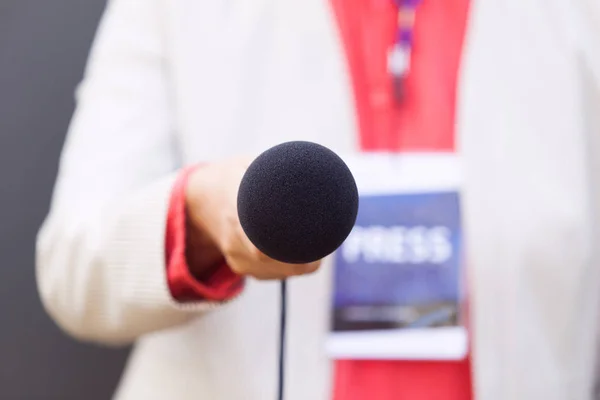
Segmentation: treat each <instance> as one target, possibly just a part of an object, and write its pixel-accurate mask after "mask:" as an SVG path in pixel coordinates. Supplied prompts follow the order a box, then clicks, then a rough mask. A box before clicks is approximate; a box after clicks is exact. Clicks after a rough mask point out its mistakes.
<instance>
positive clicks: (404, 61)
mask: <svg viewBox="0 0 600 400" xmlns="http://www.w3.org/2000/svg"><path fill="white" fill-rule="evenodd" d="M394 2H395V3H396V5H397V6H398V28H397V30H396V38H395V40H394V43H393V44H392V46H391V47H390V50H389V52H388V62H387V68H388V73H389V74H390V75H391V77H392V84H393V94H394V98H395V100H396V102H398V103H401V102H402V100H403V99H404V81H405V79H406V76H407V75H408V72H409V69H410V53H411V50H412V39H413V27H414V20H415V12H416V10H417V7H418V6H419V4H420V3H421V0H394Z"/></svg>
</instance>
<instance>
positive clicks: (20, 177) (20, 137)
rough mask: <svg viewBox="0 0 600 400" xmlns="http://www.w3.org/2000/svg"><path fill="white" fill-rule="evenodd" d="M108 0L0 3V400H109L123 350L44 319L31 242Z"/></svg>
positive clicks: (45, 206)
mask: <svg viewBox="0 0 600 400" xmlns="http://www.w3.org/2000/svg"><path fill="white" fill-rule="evenodd" d="M103 8H104V0H51V1H48V0H0V188H1V189H0V194H1V197H0V221H1V224H0V257H1V260H2V262H1V264H0V328H1V329H0V360H1V361H0V399H3V400H12V399H27V400H37V399H44V400H50V399H60V400H71V399H73V400H75V399H77V400H79V399H86V400H107V399H109V398H110V395H111V393H112V392H113V390H114V387H115V385H116V383H117V382H118V378H119V375H120V374H121V370H122V367H123V363H124V361H125V358H126V356H127V351H126V350H123V349H122V350H114V349H105V348H100V347H94V346H89V345H83V344H79V343H76V342H74V341H73V340H71V339H69V338H67V337H66V336H65V335H64V334H62V333H61V332H60V331H59V330H58V328H56V326H55V325H54V324H53V323H52V322H51V321H50V319H49V318H48V317H47V316H46V314H45V313H44V311H43V309H42V307H41V305H40V301H39V298H38V296H37V293H36V289H35V278H34V241H35V235H36V232H37V229H38V227H39V225H40V223H41V221H42V220H43V218H44V216H45V214H46V212H47V210H48V205H49V200H50V194H51V190H52V185H53V182H54V178H55V176H56V169H57V162H58V156H59V153H60V149H61V146H62V143H63V140H64V135H65V132H66V129H67V126H68V122H69V119H70V117H71V113H72V111H73V90H74V88H75V85H76V84H77V82H78V81H79V80H80V79H81V74H82V71H83V66H84V63H85V59H86V57H87V53H88V49H89V46H90V42H91V40H92V38H93V35H94V32H95V29H96V25H97V22H98V19H99V17H100V15H101V13H102V10H103Z"/></svg>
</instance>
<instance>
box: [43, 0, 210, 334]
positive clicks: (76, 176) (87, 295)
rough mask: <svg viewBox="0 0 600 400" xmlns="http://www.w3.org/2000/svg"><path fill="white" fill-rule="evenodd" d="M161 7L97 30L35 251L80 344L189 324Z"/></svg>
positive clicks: (151, 0)
mask: <svg viewBox="0 0 600 400" xmlns="http://www.w3.org/2000/svg"><path fill="white" fill-rule="evenodd" d="M161 1H162V0H112V1H111V2H109V5H108V8H107V10H106V11H105V14H104V16H103V19H102V21H101V24H100V27H99V30H98V33H97V37H96V41H95V43H94V45H93V47H92V51H91V55H90V59H89V62H88V66H87V69H86V73H85V76H84V80H83V82H82V84H81V85H80V87H79V89H78V91H77V106H76V111H75V114H74V117H73V120H72V122H71V126H70V129H69V132H68V135H67V139H66V142H65V146H64V149H63V154H62V156H61V160H60V166H59V173H58V177H57V182H56V186H55V189H54V194H53V198H52V204H51V208H50V212H49V215H48V217H47V219H46V221H45V222H44V224H43V226H42V228H41V230H40V232H39V234H38V241H37V260H36V263H37V265H36V273H37V284H38V290H39V293H40V296H41V299H42V302H43V304H44V306H45V308H46V310H47V311H48V313H49V314H50V315H51V316H52V317H53V318H54V320H55V321H56V322H57V324H58V325H59V326H60V327H61V328H62V329H64V330H65V331H67V332H68V333H70V334H71V335H72V336H74V337H77V338H79V339H82V340H89V341H97V342H102V343H107V344H120V343H128V342H131V341H132V340H134V339H135V338H137V337H138V336H140V335H143V334H145V333H148V332H151V331H155V330H159V329H163V328H167V327H171V326H174V325H177V324H180V323H183V322H185V321H187V320H188V319H189V318H191V317H192V316H194V315H195V313H196V312H199V311H202V310H203V309H207V308H210V307H211V306H213V305H212V304H209V303H203V304H197V305H193V306H188V307H186V306H181V305H178V304H177V303H176V302H175V301H174V300H173V299H172V298H171V296H170V293H169V290H168V287H167V283H166V274H165V260H164V257H165V256H164V243H165V224H166V215H167V209H168V202H169V197H170V191H171V187H172V184H173V182H174V177H175V174H176V170H177V168H178V167H179V165H178V156H177V154H178V152H177V149H176V143H175V141H176V139H175V135H174V134H173V129H174V126H173V116H172V111H171V107H170V106H171V104H170V102H169V97H170V93H169V92H170V87H169V81H168V78H167V77H166V76H165V66H166V59H165V43H164V35H163V29H164V26H163V25H162V24H163V23H164V22H163V20H164V18H163V15H164V10H162V7H163V6H162V3H161Z"/></svg>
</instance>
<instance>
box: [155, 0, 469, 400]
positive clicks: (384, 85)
mask: <svg viewBox="0 0 600 400" xmlns="http://www.w3.org/2000/svg"><path fill="white" fill-rule="evenodd" d="M330 1H331V5H332V8H333V10H334V12H335V15H336V18H337V21H338V25H339V29H340V34H341V37H342V39H343V42H344V48H345V52H346V56H347V59H348V65H349V69H350V73H351V76H352V85H353V89H354V94H355V104H356V109H357V115H358V123H359V128H360V129H359V131H360V143H361V148H362V150H363V151H373V150H384V151H395V152H414V151H454V143H455V136H454V132H455V129H454V126H455V104H456V87H457V77H458V69H459V64H460V59H461V53H462V45H463V38H464V32H465V27H466V21H467V14H468V1H469V0H424V1H423V2H422V4H421V5H420V7H419V8H418V10H417V14H416V21H415V29H414V44H413V52H412V56H411V69H410V71H411V72H410V74H409V76H408V79H407V82H406V94H405V100H404V102H403V103H402V106H401V107H398V106H396V105H395V104H394V102H393V100H392V92H391V87H392V86H391V82H390V76H389V75H388V73H387V71H386V57H387V50H388V46H389V45H390V44H391V43H392V40H393V38H394V31H395V28H396V20H397V12H396V7H395V6H394V3H393V1H392V0H330ZM375 99H377V100H376V101H375ZM190 171H191V170H190V169H187V170H185V171H183V172H182V174H181V176H180V177H179V179H178V181H177V183H176V185H175V187H174V188H173V193H172V197H171V204H170V209H169V217H168V222H167V233H166V250H167V252H166V253H167V260H166V261H167V277H168V284H169V288H170V289H171V293H172V295H173V297H174V298H175V299H177V300H179V301H198V300H202V299H208V300H225V299H227V298H231V297H233V296H235V295H236V294H238V293H239V292H240V291H241V290H242V289H243V279H242V278H241V277H239V276H236V275H235V274H234V273H233V272H232V271H231V270H230V269H229V267H228V266H227V265H226V264H223V265H222V266H221V267H220V268H218V269H217V271H216V272H215V273H214V274H213V275H212V276H211V277H210V278H209V280H208V281H207V282H198V281H197V280H196V279H194V278H193V277H192V275H191V274H190V272H189V268H188V265H187V261H186V258H185V245H186V229H185V227H186V212H185V186H186V183H187V178H188V176H189V173H190ZM323 306H324V307H326V306H327V305H325V304H324V305H323ZM334 399H335V400H365V399H372V400H470V399H472V388H471V371H470V361H469V359H466V360H464V361H456V362H449V361H353V360H344V361H337V362H336V366H335V383H334Z"/></svg>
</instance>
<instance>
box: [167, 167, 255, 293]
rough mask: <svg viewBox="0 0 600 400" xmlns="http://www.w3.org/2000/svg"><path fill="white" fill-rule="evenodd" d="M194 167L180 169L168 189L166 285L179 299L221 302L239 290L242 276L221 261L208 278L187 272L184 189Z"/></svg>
mask: <svg viewBox="0 0 600 400" xmlns="http://www.w3.org/2000/svg"><path fill="white" fill-rule="evenodd" d="M195 168H196V167H190V168H186V169H184V170H183V171H182V172H181V174H180V175H179V177H178V178H177V180H176V182H175V185H174V186H173V191H172V192H171V199H170V203H169V211H168V216H167V229H166V238H165V247H166V248H165V250H166V265H167V284H168V287H169V290H170V291H171V295H172V296H173V298H174V299H175V300H177V301H180V302H191V301H200V300H213V301H224V300H228V299H231V298H233V297H235V296H236V295H238V294H239V293H240V292H241V291H242V289H243V287H244V280H243V278H242V277H241V276H239V275H237V274H236V273H235V272H233V271H232V270H231V268H229V266H228V265H227V264H226V263H225V262H223V264H222V265H221V266H220V267H218V268H217V269H216V270H215V271H214V272H213V273H212V274H211V275H210V276H209V277H208V278H206V279H203V280H202V281H199V280H197V279H196V278H195V277H193V276H192V274H191V273H190V269H189V265H188V260H187V259H186V256H185V254H186V234H187V232H186V218H187V214H186V209H185V190H186V186H187V182H188V179H189V176H190V174H191V172H192V171H193V170H194V169H195Z"/></svg>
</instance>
